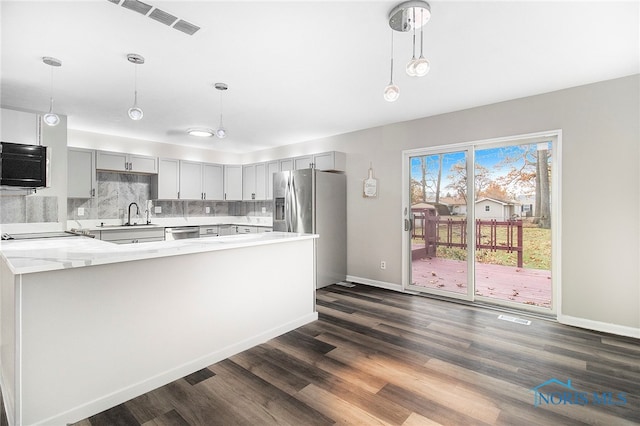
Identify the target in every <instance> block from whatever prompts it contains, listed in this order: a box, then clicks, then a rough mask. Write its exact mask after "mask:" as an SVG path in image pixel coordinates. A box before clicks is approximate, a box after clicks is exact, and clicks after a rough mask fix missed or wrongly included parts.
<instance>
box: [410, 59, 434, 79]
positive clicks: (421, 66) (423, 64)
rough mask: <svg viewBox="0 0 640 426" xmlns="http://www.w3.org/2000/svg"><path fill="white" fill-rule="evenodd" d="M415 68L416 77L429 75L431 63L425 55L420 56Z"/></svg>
mask: <svg viewBox="0 0 640 426" xmlns="http://www.w3.org/2000/svg"><path fill="white" fill-rule="evenodd" d="M414 68H415V71H416V77H422V76H425V75H427V73H428V72H429V69H430V68H431V65H430V64H429V61H427V60H426V59H425V57H424V56H420V58H419V59H418V60H417V61H416V63H415V67H414Z"/></svg>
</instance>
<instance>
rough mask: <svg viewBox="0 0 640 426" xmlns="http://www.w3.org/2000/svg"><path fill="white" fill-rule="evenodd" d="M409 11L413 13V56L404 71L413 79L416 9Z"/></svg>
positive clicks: (414, 73) (414, 71)
mask: <svg viewBox="0 0 640 426" xmlns="http://www.w3.org/2000/svg"><path fill="white" fill-rule="evenodd" d="M411 11H412V13H413V16H412V19H413V20H412V21H411V27H412V28H413V56H412V57H411V59H410V60H409V62H408V63H407V67H406V71H407V74H408V75H409V76H410V77H415V76H416V61H417V59H416V9H415V7H414V8H411Z"/></svg>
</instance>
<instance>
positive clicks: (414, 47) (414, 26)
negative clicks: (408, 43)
mask: <svg viewBox="0 0 640 426" xmlns="http://www.w3.org/2000/svg"><path fill="white" fill-rule="evenodd" d="M413 59H416V8H415V7H414V8H413Z"/></svg>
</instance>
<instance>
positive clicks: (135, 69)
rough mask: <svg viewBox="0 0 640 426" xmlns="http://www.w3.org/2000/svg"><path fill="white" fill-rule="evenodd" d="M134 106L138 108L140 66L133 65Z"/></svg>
mask: <svg viewBox="0 0 640 426" xmlns="http://www.w3.org/2000/svg"><path fill="white" fill-rule="evenodd" d="M133 106H134V107H137V106H138V64H133Z"/></svg>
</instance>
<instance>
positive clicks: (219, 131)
mask: <svg viewBox="0 0 640 426" xmlns="http://www.w3.org/2000/svg"><path fill="white" fill-rule="evenodd" d="M213 87H215V88H216V89H217V90H219V91H220V124H219V125H218V128H217V129H216V136H217V137H218V138H219V139H224V138H226V137H227V130H226V129H225V128H224V126H223V125H222V92H224V91H225V90H227V89H228V88H229V86H227V85H226V84H225V83H216V84H214V86H213Z"/></svg>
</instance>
